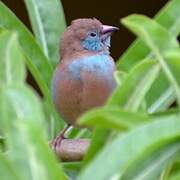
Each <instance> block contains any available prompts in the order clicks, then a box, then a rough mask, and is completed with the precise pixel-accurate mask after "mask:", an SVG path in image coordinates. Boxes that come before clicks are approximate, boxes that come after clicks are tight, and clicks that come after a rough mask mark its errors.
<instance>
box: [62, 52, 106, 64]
mask: <svg viewBox="0 0 180 180" xmlns="http://www.w3.org/2000/svg"><path fill="white" fill-rule="evenodd" d="M96 55H109V52H106V51H99V52H91V51H87V50H83V51H79V52H78V51H76V52H74V53H71V54H67V55H64V56H63V57H61V62H68V63H69V62H71V61H73V60H74V59H81V58H83V57H86V56H96Z"/></svg>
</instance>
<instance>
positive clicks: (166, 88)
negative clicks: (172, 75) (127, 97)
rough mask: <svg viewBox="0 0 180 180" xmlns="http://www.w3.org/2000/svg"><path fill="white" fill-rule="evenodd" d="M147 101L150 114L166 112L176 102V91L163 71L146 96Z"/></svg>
mask: <svg viewBox="0 0 180 180" xmlns="http://www.w3.org/2000/svg"><path fill="white" fill-rule="evenodd" d="M145 99H146V106H147V110H148V112H149V113H153V112H156V111H162V110H165V109H167V108H168V107H169V106H170V105H171V104H172V103H173V102H174V101H175V100H176V95H175V91H174V89H173V87H172V86H171V85H170V83H169V81H168V80H167V78H166V76H165V74H164V72H163V71H162V70H161V71H160V73H159V75H158V76H157V77H156V80H155V81H154V83H153V85H152V86H151V88H150V90H149V91H148V93H147V94H146V97H145Z"/></svg>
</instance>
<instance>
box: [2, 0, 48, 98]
mask: <svg viewBox="0 0 180 180" xmlns="http://www.w3.org/2000/svg"><path fill="white" fill-rule="evenodd" d="M0 26H1V27H3V28H6V29H8V30H11V31H15V32H17V33H18V37H19V42H20V45H21V48H22V50H23V52H24V54H25V56H26V57H27V58H26V61H27V62H26V63H27V65H28V68H29V69H30V71H31V73H32V75H33V77H34V78H35V79H36V81H37V83H38V85H39V87H40V89H41V90H42V92H43V94H44V95H45V97H47V98H49V99H50V92H49V87H50V82H51V76H52V66H51V64H50V62H49V60H48V59H47V58H46V57H45V55H44V53H43V52H42V50H41V48H40V47H39V45H38V44H37V42H36V41H35V39H34V38H33V36H32V34H31V33H30V32H29V31H28V30H27V28H26V27H25V26H24V25H23V24H22V23H21V22H20V21H19V20H18V19H17V17H16V16H15V15H14V14H13V13H12V12H11V11H10V10H9V9H8V8H7V7H6V6H5V5H4V4H3V3H2V2H0Z"/></svg>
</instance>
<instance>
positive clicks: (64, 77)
mask: <svg viewBox="0 0 180 180" xmlns="http://www.w3.org/2000/svg"><path fill="white" fill-rule="evenodd" d="M118 29H119V28H118V27H115V26H109V25H103V24H102V23H101V22H100V21H99V20H97V19H95V18H80V19H75V20H73V21H72V23H71V24H70V26H68V27H67V29H66V30H65V32H64V33H63V34H62V36H61V45H60V56H61V58H60V63H59V64H58V65H57V67H56V69H55V71H54V74H53V78H52V98H53V102H54V105H55V107H56V109H57V111H58V112H59V113H60V115H61V117H62V118H63V119H64V120H65V122H67V127H66V128H65V129H64V130H63V131H62V132H60V134H58V135H57V137H56V138H55V139H54V140H53V141H52V145H53V147H54V148H55V149H56V146H58V144H60V142H61V141H62V139H63V138H64V133H65V132H66V130H67V129H68V128H69V127H70V126H78V125H77V119H78V117H80V116H81V115H82V114H83V113H84V112H86V111H88V110H90V109H92V108H95V107H99V106H103V105H104V104H105V103H106V101H107V99H108V97H109V96H110V95H111V94H112V92H113V90H114V89H115V87H116V81H115V79H114V76H113V74H114V72H115V69H116V68H115V62H114V60H113V58H112V57H111V56H110V46H111V35H112V33H113V32H115V31H117V30H118Z"/></svg>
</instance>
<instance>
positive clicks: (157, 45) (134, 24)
mask: <svg viewBox="0 0 180 180" xmlns="http://www.w3.org/2000/svg"><path fill="white" fill-rule="evenodd" d="M122 23H123V24H124V25H125V26H127V27H128V28H129V29H130V30H131V31H132V32H134V33H135V34H137V35H138V36H139V37H140V38H141V39H142V40H143V41H144V42H145V43H146V44H147V46H148V47H149V48H150V49H151V50H152V52H153V54H155V56H156V58H157V60H158V61H159V63H160V65H161V66H162V69H163V71H164V73H165V74H166V77H167V79H168V80H169V81H170V83H171V84H172V86H173V87H174V89H175V91H176V95H177V99H178V103H179V104H180V87H179V85H178V83H177V78H176V77H175V76H174V75H173V73H172V72H171V70H170V69H169V67H168V64H167V63H166V61H165V59H164V53H165V52H166V51H167V50H172V49H178V48H179V43H178V41H177V40H176V38H175V37H174V36H172V35H171V34H170V33H168V31H167V30H166V29H164V28H163V27H162V26H160V25H159V24H158V23H156V22H155V21H153V20H151V19H149V18H147V17H145V16H141V15H131V16H128V17H126V18H124V19H123V20H122Z"/></svg>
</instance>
